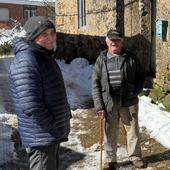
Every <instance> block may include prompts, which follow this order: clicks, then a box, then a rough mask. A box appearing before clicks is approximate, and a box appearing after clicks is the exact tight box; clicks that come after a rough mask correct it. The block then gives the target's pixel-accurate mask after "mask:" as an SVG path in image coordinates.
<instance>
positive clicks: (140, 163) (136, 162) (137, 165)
mask: <svg viewBox="0 0 170 170" xmlns="http://www.w3.org/2000/svg"><path fill="white" fill-rule="evenodd" d="M132 164H133V165H134V167H135V168H139V169H141V168H144V162H143V161H142V160H134V161H132Z"/></svg>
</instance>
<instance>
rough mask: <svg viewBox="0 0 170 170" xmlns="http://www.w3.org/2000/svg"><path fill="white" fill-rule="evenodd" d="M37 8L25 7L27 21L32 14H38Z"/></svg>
mask: <svg viewBox="0 0 170 170" xmlns="http://www.w3.org/2000/svg"><path fill="white" fill-rule="evenodd" d="M36 12H37V9H36V8H25V9H24V20H25V22H26V21H27V20H28V19H29V18H31V17H32V16H36Z"/></svg>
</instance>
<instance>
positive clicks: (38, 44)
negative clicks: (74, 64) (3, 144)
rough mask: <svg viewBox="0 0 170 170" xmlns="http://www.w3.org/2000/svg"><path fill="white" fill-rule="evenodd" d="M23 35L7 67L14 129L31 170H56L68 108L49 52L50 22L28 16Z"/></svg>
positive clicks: (66, 129) (65, 137)
mask: <svg viewBox="0 0 170 170" xmlns="http://www.w3.org/2000/svg"><path fill="white" fill-rule="evenodd" d="M24 29H25V31H26V37H25V38H18V39H16V40H15V42H14V53H15V57H14V59H13V61H12V62H11V65H10V69H9V79H10V88H11V93H12V99H13V105H14V111H15V112H16V113H17V116H18V129H19V133H20V136H21V140H22V143H23V145H24V146H25V147H26V151H27V153H28V156H29V159H30V169H31V170H42V169H43V170H57V169H58V165H59V163H58V152H59V145H60V143H61V142H63V141H67V140H68V134H69V132H70V115H71V114H70V107H69V104H68V101H67V97H66V90H65V86H64V82H63V77H62V74H61V71H60V68H59V66H58V65H57V63H56V62H55V60H54V58H53V57H52V55H53V54H54V51H53V49H54V45H55V43H56V31H55V26H54V24H53V23H52V22H51V21H50V20H48V19H47V18H45V17H41V16H38V17H37V16H36V17H32V18H30V19H29V20H28V21H27V22H26V24H25V25H24Z"/></svg>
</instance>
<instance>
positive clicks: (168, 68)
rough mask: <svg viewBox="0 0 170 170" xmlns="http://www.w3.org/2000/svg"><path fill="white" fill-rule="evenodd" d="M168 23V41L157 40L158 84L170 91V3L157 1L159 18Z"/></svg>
mask: <svg viewBox="0 0 170 170" xmlns="http://www.w3.org/2000/svg"><path fill="white" fill-rule="evenodd" d="M156 19H163V20H167V21H168V29H167V36H166V40H164V41H163V40H161V39H160V38H156V68H157V79H156V83H158V84H159V85H160V86H163V87H164V88H165V89H166V90H168V91H170V2H169V0H164V1H160V0H159V1H157V17H156Z"/></svg>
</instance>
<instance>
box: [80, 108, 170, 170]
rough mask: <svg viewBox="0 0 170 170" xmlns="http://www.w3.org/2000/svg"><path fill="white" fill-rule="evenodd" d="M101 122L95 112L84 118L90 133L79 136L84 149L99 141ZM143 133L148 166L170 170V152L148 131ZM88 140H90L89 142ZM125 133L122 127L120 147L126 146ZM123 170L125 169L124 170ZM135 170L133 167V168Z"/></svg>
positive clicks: (144, 151)
mask: <svg viewBox="0 0 170 170" xmlns="http://www.w3.org/2000/svg"><path fill="white" fill-rule="evenodd" d="M99 126H100V122H99V119H98V118H97V117H96V116H95V113H94V110H93V109H91V110H89V113H88V117H87V118H83V121H82V128H83V129H84V131H88V133H86V134H83V135H79V138H80V140H81V143H82V145H83V146H84V147H87V148H88V147H91V146H92V145H93V144H95V143H97V142H98V141H99V134H100V127H99ZM140 131H141V147H142V153H143V158H144V161H145V162H146V163H147V164H148V168H149V169H150V170H170V150H168V149H166V148H164V147H163V146H162V145H160V144H159V143H158V142H156V141H155V140H154V139H152V138H150V137H149V134H148V133H147V131H146V129H144V128H143V129H140ZM87 139H88V140H87ZM125 141H126V140H125V132H124V129H123V127H122V125H120V135H119V146H123V145H124V146H125ZM123 165H125V166H124V168H126V165H127V167H128V166H129V163H128V161H127V162H124V164H123ZM124 168H123V169H124ZM148 168H147V169H148ZM131 169H133V167H131Z"/></svg>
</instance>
